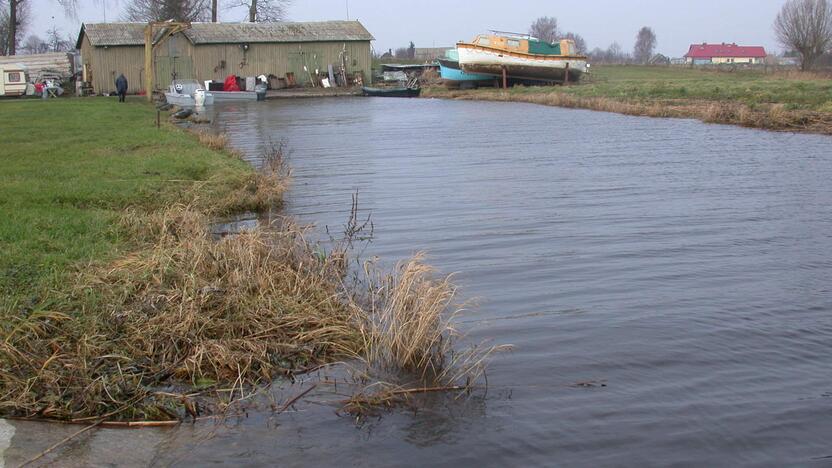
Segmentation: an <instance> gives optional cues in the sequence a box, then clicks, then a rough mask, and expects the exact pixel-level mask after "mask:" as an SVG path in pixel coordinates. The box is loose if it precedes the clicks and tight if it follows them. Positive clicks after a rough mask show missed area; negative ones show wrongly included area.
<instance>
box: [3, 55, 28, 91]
mask: <svg viewBox="0 0 832 468" xmlns="http://www.w3.org/2000/svg"><path fill="white" fill-rule="evenodd" d="M26 78H27V77H26V67H25V66H23V65H21V64H19V63H10V64H4V65H0V96H23V95H24V94H26V83H27V82H28V80H27V79H26Z"/></svg>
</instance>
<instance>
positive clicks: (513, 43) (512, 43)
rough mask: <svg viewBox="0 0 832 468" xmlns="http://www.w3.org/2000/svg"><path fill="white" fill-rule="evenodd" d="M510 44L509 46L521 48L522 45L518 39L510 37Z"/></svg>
mask: <svg viewBox="0 0 832 468" xmlns="http://www.w3.org/2000/svg"><path fill="white" fill-rule="evenodd" d="M508 46H509V47H514V48H519V47H520V41H518V40H517V39H509V40H508Z"/></svg>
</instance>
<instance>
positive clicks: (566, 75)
mask: <svg viewBox="0 0 832 468" xmlns="http://www.w3.org/2000/svg"><path fill="white" fill-rule="evenodd" d="M563 84H566V85H568V84H569V62H566V74H565V75H564V77H563Z"/></svg>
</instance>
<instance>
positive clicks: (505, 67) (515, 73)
mask: <svg viewBox="0 0 832 468" xmlns="http://www.w3.org/2000/svg"><path fill="white" fill-rule="evenodd" d="M457 51H458V52H459V65H460V67H461V68H462V71H464V72H466V73H477V74H485V75H491V76H497V77H499V76H503V74H504V73H505V74H506V75H507V76H511V77H513V78H519V79H523V80H538V81H550V82H567V81H569V82H574V81H578V80H579V79H580V78H581V76H582V75H583V74H584V73H586V69H587V65H586V60H587V59H586V57H585V56H583V55H579V54H578V53H577V51H576V49H575V42H574V41H572V40H568V39H565V40H562V41H560V42H558V43H555V44H551V43H548V42H545V41H541V40H539V39H536V38H534V37H531V36H527V35H525V36H524V35H520V34H512V33H497V32H495V33H494V34H481V35H479V36H477V37H476V38H475V39H474V40H473V41H471V42H460V43H459V44H457Z"/></svg>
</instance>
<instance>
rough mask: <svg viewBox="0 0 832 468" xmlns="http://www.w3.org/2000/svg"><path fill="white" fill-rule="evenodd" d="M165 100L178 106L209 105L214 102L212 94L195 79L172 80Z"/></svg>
mask: <svg viewBox="0 0 832 468" xmlns="http://www.w3.org/2000/svg"><path fill="white" fill-rule="evenodd" d="M165 100H167V102H168V104H173V105H176V106H179V107H195V106H210V105H213V104H214V95H213V93H210V92H208V91H205V88H203V87H202V85H201V84H199V82H198V81H196V80H173V81H172V82H171V84H170V88H169V90H168V91H167V92H166V93H165Z"/></svg>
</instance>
